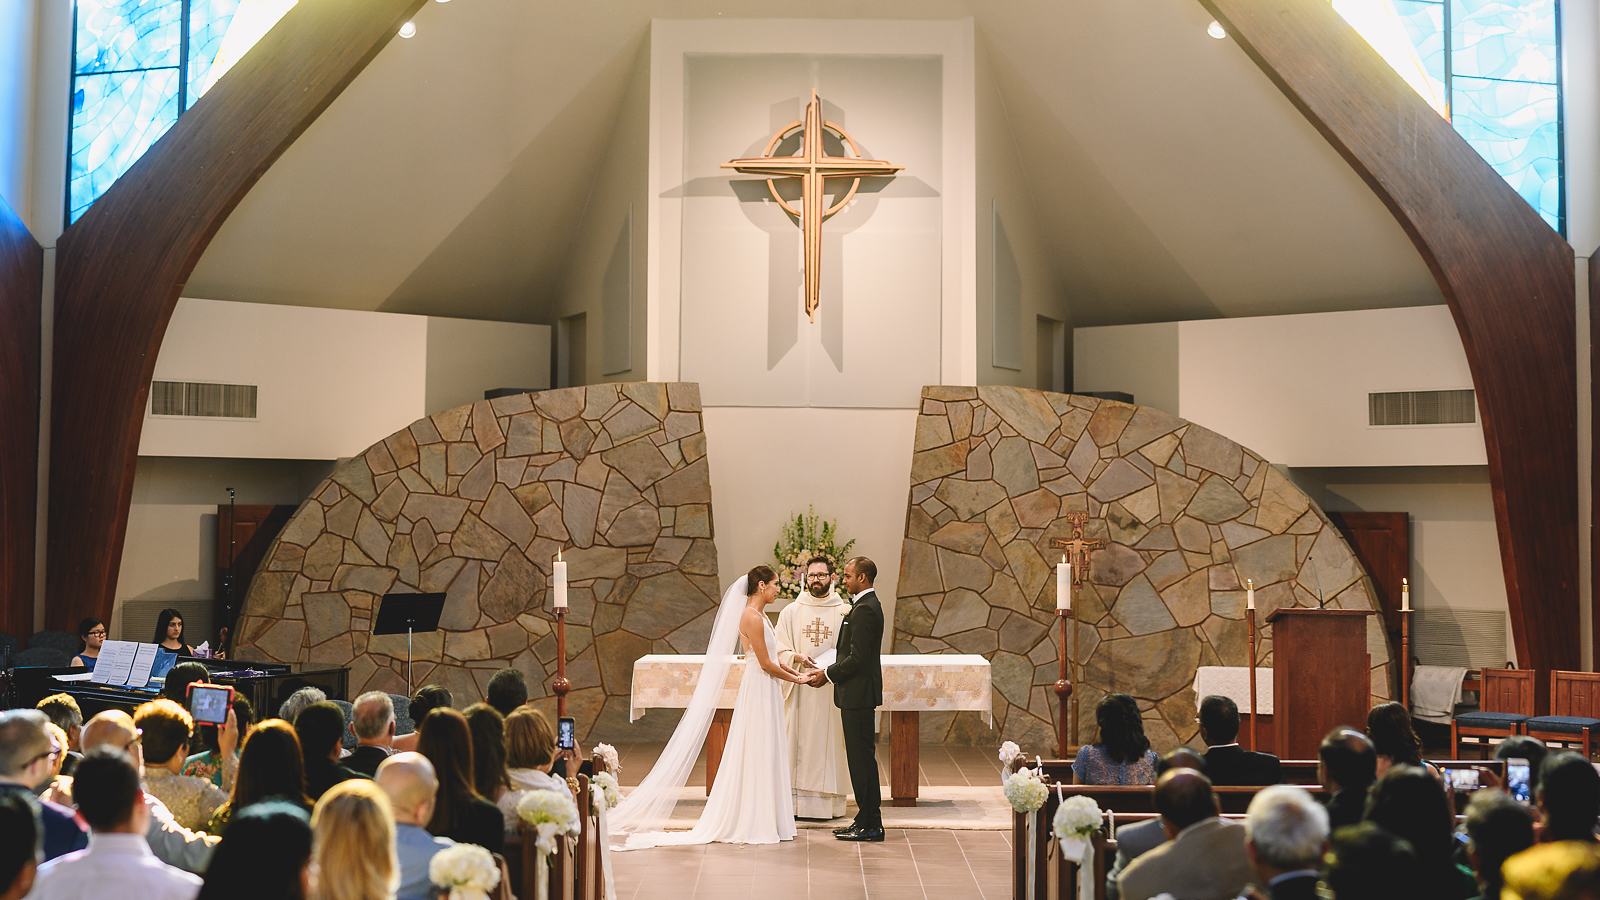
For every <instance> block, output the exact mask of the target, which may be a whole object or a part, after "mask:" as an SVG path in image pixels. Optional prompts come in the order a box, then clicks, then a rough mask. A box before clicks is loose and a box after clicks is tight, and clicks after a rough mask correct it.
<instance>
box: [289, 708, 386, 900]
mask: <svg viewBox="0 0 1600 900" xmlns="http://www.w3.org/2000/svg"><path fill="white" fill-rule="evenodd" d="M307 708H308V709H309V707H307ZM311 831H312V837H311V879H312V884H313V888H312V894H313V895H314V896H316V897H317V898H319V900H381V898H387V897H392V896H394V891H395V888H396V887H398V886H399V882H400V870H399V867H398V866H397V865H395V852H394V838H395V835H394V814H393V813H392V812H390V810H389V797H388V796H387V795H386V794H384V792H383V791H382V790H380V789H379V788H378V786H377V785H376V784H373V783H372V781H371V780H369V779H366V778H361V779H352V780H350V781H344V782H340V783H339V784H336V785H334V786H333V787H331V788H329V789H328V792H327V793H326V794H323V795H322V799H321V800H318V801H317V806H316V809H314V810H312V812H311Z"/></svg>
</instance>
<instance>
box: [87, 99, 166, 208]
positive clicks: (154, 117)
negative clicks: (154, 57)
mask: <svg viewBox="0 0 1600 900" xmlns="http://www.w3.org/2000/svg"><path fill="white" fill-rule="evenodd" d="M177 120H178V70H177V69H155V70H151V71H147V72H114V73H109V74H105V75H80V76H78V77H77V78H76V79H74V86H73V95H72V159H70V160H69V161H68V170H67V177H68V179H69V186H68V195H69V196H68V200H67V205H68V221H69V222H75V221H77V219H78V217H79V216H80V215H82V214H83V211H84V210H86V209H88V208H89V204H91V203H93V202H94V201H95V199H96V198H98V197H99V196H100V195H101V194H103V193H105V191H106V189H107V188H109V187H111V183H112V182H114V181H116V180H117V178H118V177H119V176H121V175H122V173H123V172H126V171H127V170H128V168H129V167H130V166H132V165H133V164H134V163H135V162H136V161H137V160H138V159H139V157H140V156H143V155H144V151H145V150H147V149H149V147H150V145H151V144H153V143H155V142H156V140H157V139H159V138H160V137H161V135H163V134H165V133H166V131H167V129H168V128H171V127H172V123H174V122H176V121H177Z"/></svg>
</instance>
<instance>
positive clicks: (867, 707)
mask: <svg viewBox="0 0 1600 900" xmlns="http://www.w3.org/2000/svg"><path fill="white" fill-rule="evenodd" d="M877 578H878V567H877V565H875V564H874V563H873V562H872V560H870V559H867V558H866V557H865V556H857V557H855V558H853V559H851V560H850V561H849V562H847V563H845V564H844V572H843V574H842V575H841V576H840V579H839V580H840V582H841V583H842V584H843V585H844V588H845V590H847V591H849V592H850V594H851V598H852V599H851V604H850V612H849V613H847V614H846V615H845V617H844V621H843V622H842V623H841V624H840V625H839V658H838V661H837V662H835V663H834V664H833V665H831V666H829V667H828V668H827V670H826V671H823V670H818V671H816V672H813V673H812V674H811V682H810V683H811V686H812V687H821V686H822V685H823V684H825V683H828V682H832V684H833V703H834V705H835V706H837V707H839V716H840V718H841V719H842V720H843V722H844V753H845V759H846V760H847V761H848V762H849V765H850V788H851V790H852V791H854V792H855V795H856V807H857V810H856V820H855V823H854V824H852V825H850V826H848V827H845V828H839V829H836V830H835V831H834V832H833V836H834V837H836V838H838V839H839V840H841V841H875V842H876V841H882V840H883V814H882V812H881V811H880V810H879V805H880V803H881V800H880V797H879V792H878V752H877V741H876V735H875V734H874V733H873V732H874V728H873V725H874V723H873V720H874V718H875V713H876V712H877V709H878V707H879V706H881V705H882V704H883V668H882V666H881V665H879V662H878V653H879V647H880V646H881V645H882V642H883V604H881V603H879V602H878V592H877V591H875V590H873V588H872V583H873V582H874V581H876V580H877Z"/></svg>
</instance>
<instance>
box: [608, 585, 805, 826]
mask: <svg viewBox="0 0 1600 900" xmlns="http://www.w3.org/2000/svg"><path fill="white" fill-rule="evenodd" d="M742 585H743V579H741V580H740V583H739V584H738V585H736V587H737V588H739V589H742ZM731 593H732V591H731V590H730V594H731ZM761 619H762V631H763V639H764V640H765V641H766V644H767V655H768V656H769V657H770V658H772V659H777V658H778V640H777V635H776V634H774V633H773V630H772V623H771V622H769V621H768V620H767V617H766V616H762V617H761ZM734 624H736V623H734ZM714 636H715V635H714ZM712 643H713V645H715V644H716V641H715V640H714V641H713V642H712ZM731 643H732V641H731V640H730V641H729V644H730V645H731ZM741 643H742V641H741ZM723 658H724V659H726V657H723ZM719 671H720V672H722V673H725V672H726V667H723V668H721V669H720V670H719V669H717V668H716V667H715V666H713V665H712V664H711V657H710V654H708V655H707V665H706V668H705V669H704V670H702V676H701V677H702V678H705V676H706V674H707V673H709V674H711V675H712V676H713V677H716V676H717V674H718V673H719ZM717 680H718V681H720V680H721V679H720V678H718V679H717ZM707 687H709V685H707ZM683 728H684V725H683V724H680V729H683ZM680 737H688V738H692V737H693V733H692V732H691V733H690V734H686V735H675V736H674V743H676V742H677V740H678V738H680ZM703 741H704V736H703V732H702V733H701V734H700V738H699V741H698V742H696V744H695V746H694V748H693V749H692V750H691V751H690V753H691V754H693V755H698V751H699V743H700V742H703ZM674 749H675V748H674V747H673V746H672V745H671V744H669V747H668V749H667V750H664V751H663V753H662V759H661V760H660V761H658V762H657V766H658V767H663V768H665V767H667V766H673V767H675V768H677V769H678V770H679V771H678V772H677V773H670V774H669V773H668V772H662V773H659V774H661V775H664V776H666V777H665V779H664V783H660V784H655V783H654V782H655V779H653V778H651V777H647V778H646V785H641V789H637V790H636V792H635V793H637V794H638V796H633V795H630V796H629V797H627V798H624V800H623V802H622V805H620V806H619V807H617V809H616V810H615V811H614V815H613V819H614V824H613V829H612V830H613V832H614V835H613V838H614V840H615V838H617V837H621V838H623V840H622V841H621V842H620V843H614V844H613V846H614V848H615V849H618V850H639V849H644V848H647V847H659V846H675V845H685V844H708V843H726V844H776V843H778V842H779V841H791V840H794V837H795V820H794V797H793V794H792V792H791V791H790V787H789V777H790V776H789V743H788V739H787V737H786V732H785V729H784V711H783V691H782V688H781V686H780V682H779V681H778V679H776V678H774V677H772V676H771V675H769V674H767V673H766V672H765V671H763V670H762V668H761V663H760V662H759V661H758V660H757V659H756V655H755V654H754V653H751V652H746V654H745V659H744V672H743V677H742V678H741V679H740V682H739V693H738V696H737V698H736V699H735V700H734V704H733V721H732V722H731V723H730V724H729V728H728V740H727V743H726V745H725V747H724V749H723V752H722V761H721V763H720V764H719V766H718V768H717V779H716V783H715V784H714V785H712V788H711V796H709V797H707V798H706V805H705V809H704V810H703V811H702V812H701V814H700V819H699V821H697V822H696V823H695V826H694V828H692V829H691V830H689V831H670V832H669V831H664V830H658V829H661V828H663V827H664V825H665V813H666V812H667V811H670V809H671V807H672V806H674V805H675V804H676V797H672V798H670V799H669V798H668V797H666V796H665V795H666V794H667V793H668V792H669V791H671V792H672V793H674V794H676V793H677V792H678V791H681V790H682V784H683V780H682V778H681V776H682V775H684V774H686V772H684V771H683V769H684V768H685V767H683V766H681V765H679V764H678V763H681V761H682V760H683V759H684V757H685V754H684V753H683V752H682V751H683V750H686V749H688V748H686V747H684V748H677V750H678V752H674ZM668 757H673V758H674V762H673V763H668V761H667V758H668ZM688 758H690V759H692V755H691V756H689V757H688ZM651 774H652V775H657V774H658V773H656V772H652V773H651ZM675 775H676V776H677V777H676V778H675V777H674V776H675ZM673 781H676V784H677V788H676V789H674V788H673ZM647 785H648V787H647ZM641 807H642V808H641Z"/></svg>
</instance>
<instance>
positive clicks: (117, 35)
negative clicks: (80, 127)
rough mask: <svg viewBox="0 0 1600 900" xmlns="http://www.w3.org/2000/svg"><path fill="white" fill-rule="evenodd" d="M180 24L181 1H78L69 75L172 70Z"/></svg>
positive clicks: (180, 39) (180, 35) (180, 40)
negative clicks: (71, 67) (75, 38)
mask: <svg viewBox="0 0 1600 900" xmlns="http://www.w3.org/2000/svg"><path fill="white" fill-rule="evenodd" d="M182 20H183V0H78V25H77V40H76V47H75V56H74V58H73V66H74V67H73V71H74V72H76V73H79V74H84V73H90V72H118V71H125V70H128V69H151V68H156V67H158V66H176V65H177V64H178V54H179V52H180V51H181V49H182V43H183V21H182Z"/></svg>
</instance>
